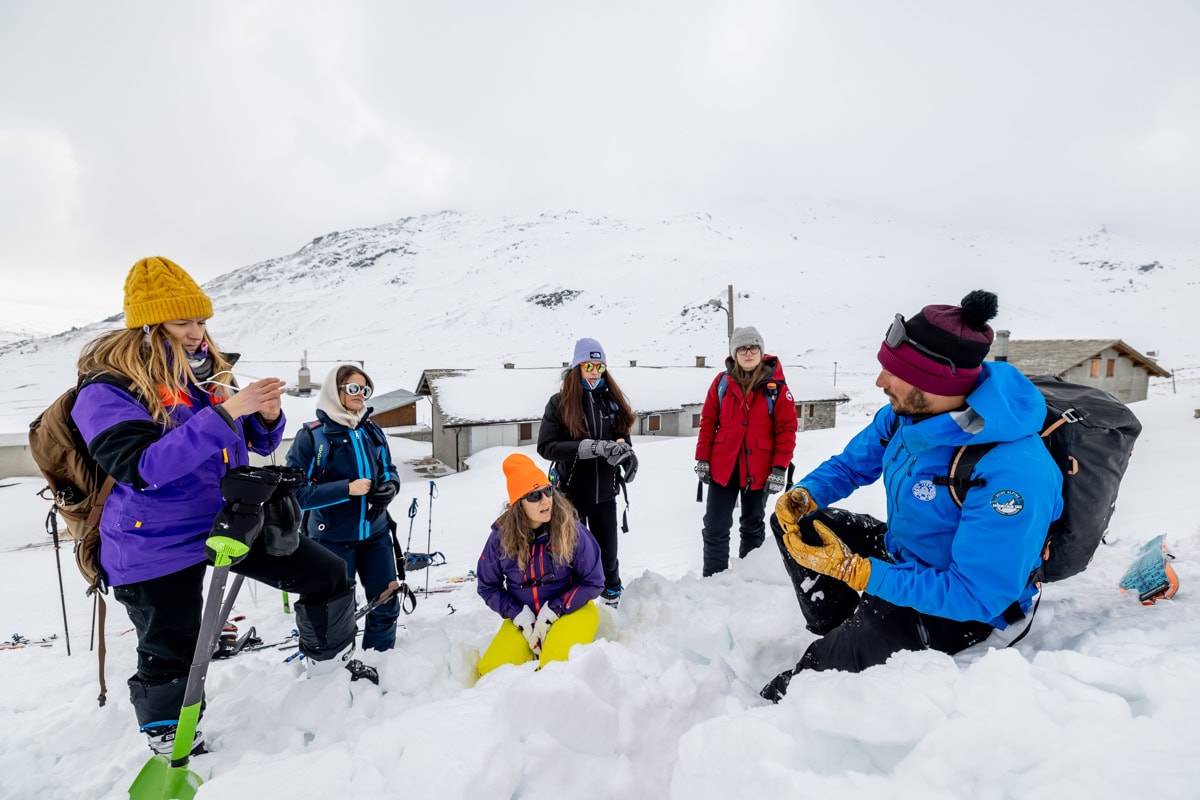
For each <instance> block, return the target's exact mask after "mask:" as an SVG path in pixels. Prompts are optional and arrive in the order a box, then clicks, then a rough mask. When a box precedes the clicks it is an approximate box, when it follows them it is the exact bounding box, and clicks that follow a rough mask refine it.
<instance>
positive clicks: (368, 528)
mask: <svg viewBox="0 0 1200 800" xmlns="http://www.w3.org/2000/svg"><path fill="white" fill-rule="evenodd" d="M374 391H375V384H374V383H373V382H372V381H371V378H370V376H368V375H367V374H366V373H365V372H364V371H363V370H362V368H361V367H359V366H356V365H354V364H342V365H340V366H338V367H335V368H334V369H333V370H331V371H330V373H329V375H328V376H327V377H326V378H325V383H324V384H322V386H321V393H320V395H319V396H318V397H317V419H316V420H315V421H313V422H309V423H307V424H306V425H305V426H304V427H303V428H301V429H300V431H299V432H298V433H297V434H296V439H295V441H294V442H292V447H291V449H290V450H289V451H288V455H287V463H288V466H290V467H297V468H299V469H302V470H304V471H305V474H306V475H307V476H308V483H307V484H306V485H305V486H304V487H303V488H301V489H299V490H297V491H296V499H297V500H298V501H299V503H300V507H301V508H302V509H304V511H305V512H307V513H306V515H305V517H306V519H307V532H308V535H309V536H311V537H312V538H313V539H315V540H316V541H318V542H320V543H321V544H322V545H324V546H325V547H326V548H328V549H329V550H330V551H332V552H334V553H336V554H337V555H338V556H340V557H341V559H342V560H343V561H345V562H346V569H347V571H348V573H349V577H350V578H352V579H353V578H354V576H355V575H357V576H358V579H359V581H360V582H361V583H362V587H363V590H364V591H365V592H366V593H367V598H368V599H374V598H376V597H378V596H379V595H381V594H382V593H383V592H384V591H385V590H386V589H387V588H388V586H389V585H390V584H391V582H392V581H395V580H396V579H397V572H396V557H395V553H394V551H393V550H392V538H391V532H390V530H389V527H390V520H389V517H388V513H387V506H388V503H390V502H392V500H393V499H394V498H395V497H396V493H397V492H399V491H400V479H399V478H398V477H397V476H396V465H395V464H393V463H392V454H391V452H390V451H389V449H388V444H387V436H385V435H384V433H383V430H382V429H381V428H380V427H379V426H378V425H377V424H376V423H375V422H374V421H373V420H372V419H371V409H370V407H368V406H367V400H369V399H371V395H372V394H373V393H374ZM399 616H400V599H399V597H398V596H397V597H392V598H391V599H390V600H389V601H388V602H386V603H383V604H381V605H379V606H378V607H376V608H375V609H374V610H372V611H371V613H369V614H368V615H367V619H366V625H365V626H364V630H363V638H362V646H363V649H365V650H366V649H370V650H390V649H392V647H394V646H395V644H396V620H397V618H398V617H399Z"/></svg>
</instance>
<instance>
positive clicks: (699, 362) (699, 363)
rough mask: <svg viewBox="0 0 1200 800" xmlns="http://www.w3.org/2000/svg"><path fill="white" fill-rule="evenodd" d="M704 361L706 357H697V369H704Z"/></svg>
mask: <svg viewBox="0 0 1200 800" xmlns="http://www.w3.org/2000/svg"><path fill="white" fill-rule="evenodd" d="M704 359H705V356H696V366H697V367H703V366H704Z"/></svg>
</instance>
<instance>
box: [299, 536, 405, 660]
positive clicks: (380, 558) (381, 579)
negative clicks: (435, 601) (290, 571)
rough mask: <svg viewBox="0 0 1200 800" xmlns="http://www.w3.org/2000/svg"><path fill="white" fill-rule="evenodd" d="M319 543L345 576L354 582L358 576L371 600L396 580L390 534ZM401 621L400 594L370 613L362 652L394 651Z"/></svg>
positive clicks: (365, 624)
mask: <svg viewBox="0 0 1200 800" xmlns="http://www.w3.org/2000/svg"><path fill="white" fill-rule="evenodd" d="M318 541H319V542H320V543H321V546H322V547H324V548H325V549H326V550H328V551H329V552H331V553H333V554H334V555H336V556H337V557H338V558H340V559H341V560H342V561H343V562H344V563H345V564H346V574H347V575H348V576H349V578H350V580H352V581H353V580H354V577H355V575H357V576H358V577H359V579H360V580H361V581H362V587H363V591H364V592H366V593H367V600H368V601H369V600H373V599H374V598H376V597H378V596H379V595H381V594H383V590H384V589H386V588H387V587H388V585H389V584H391V582H392V581H394V580H396V579H397V577H396V551H395V550H393V549H392V535H391V534H390V533H388V532H387V531H383V532H382V533H376V534H374V535H372V536H370V537H369V538H367V539H358V540H355V541H352V542H336V541H331V540H328V539H319V540H318ZM399 618H400V597H399V595H396V596H394V597H392V599H391V600H388V601H387V602H386V603H384V604H382V605H380V606H377V607H376V608H375V609H374V610H372V611H371V612H370V613H369V614H367V619H366V621H365V622H364V623H363V636H362V646H363V649H364V650H391V649H392V648H393V647H395V646H396V620H397V619H399Z"/></svg>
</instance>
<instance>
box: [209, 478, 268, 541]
mask: <svg viewBox="0 0 1200 800" xmlns="http://www.w3.org/2000/svg"><path fill="white" fill-rule="evenodd" d="M278 485H279V475H278V474H277V473H274V472H271V471H269V470H265V469H259V468H256V467H237V468H236V469H232V470H230V471H229V472H227V473H226V474H225V477H224V478H222V479H221V497H223V498H224V499H225V505H224V506H223V507H222V508H221V510H220V511H218V512H217V517H216V519H214V520H213V525H212V530H211V532H210V533H209V536H223V537H225V538H228V539H234V540H236V541H239V542H242V543H243V544H245V545H246V547H247V548H250V547H253V546H254V541H255V540H256V539H257V538H258V535H259V534H260V533H262V529H263V522H264V512H263V505H264V504H265V503H266V502H267V501H268V500H269V499H270V498H271V495H272V494H274V493H275V488H276V487H277V486H278ZM246 553H249V550H248V549H247V551H246ZM246 553H243V554H241V555H240V556H237V557H235V558H231V559H230V563H232V564H236V563H238V562H239V561H241V560H242V559H243V558H245V557H246ZM204 554H205V555H206V556H207V557H208V560H209V562H210V563H214V564H215V563H216V560H217V553H216V551H215V550H212V549H211V548H209V547H208V546H207V545H206V546H205V548H204Z"/></svg>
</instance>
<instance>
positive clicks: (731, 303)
mask: <svg viewBox="0 0 1200 800" xmlns="http://www.w3.org/2000/svg"><path fill="white" fill-rule="evenodd" d="M728 292H729V308H728V309H726V310H727V311H728V312H729V314H728V317H729V341H731V342H732V341H733V284H732V283H731V284H729V288H728Z"/></svg>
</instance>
